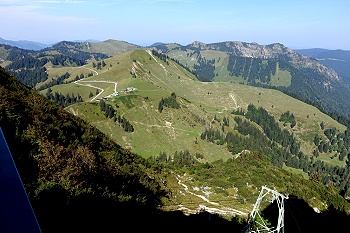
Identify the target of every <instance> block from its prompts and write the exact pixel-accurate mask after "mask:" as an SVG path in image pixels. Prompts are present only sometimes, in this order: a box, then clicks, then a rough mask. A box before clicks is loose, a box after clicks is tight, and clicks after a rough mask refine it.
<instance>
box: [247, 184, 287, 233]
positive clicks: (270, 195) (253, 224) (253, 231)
mask: <svg viewBox="0 0 350 233" xmlns="http://www.w3.org/2000/svg"><path fill="white" fill-rule="evenodd" d="M264 198H266V199H268V201H270V202H271V203H273V202H274V201H275V200H276V201H277V206H278V220H277V226H276V227H269V226H267V223H266V221H265V220H264V219H263V218H262V216H261V215H260V213H259V207H260V203H261V201H262V200H263V199H264ZM284 199H288V196H284V195H282V194H280V193H279V192H277V191H276V190H272V189H269V188H267V187H266V186H262V187H261V191H260V194H259V197H258V199H257V200H256V202H255V205H254V208H253V210H252V212H251V213H250V216H249V221H248V223H249V229H248V232H250V233H260V232H264V233H270V232H271V233H272V232H273V233H283V232H284Z"/></svg>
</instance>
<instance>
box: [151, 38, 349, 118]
mask: <svg viewBox="0 0 350 233" xmlns="http://www.w3.org/2000/svg"><path fill="white" fill-rule="evenodd" d="M156 48H157V49H159V50H160V51H162V52H163V53H166V54H167V55H168V56H169V57H171V58H174V59H176V60H177V61H179V62H180V63H181V64H182V65H184V66H186V67H188V68H189V69H190V70H193V71H194V72H195V73H196V76H197V77H198V78H199V79H200V80H202V81H206V82H208V81H226V82H235V83H244V84H248V85H252V86H262V87H272V86H274V87H277V88H279V89H281V90H283V91H287V92H289V93H294V94H296V95H298V96H299V97H301V98H304V99H309V100H312V101H315V102H319V103H320V104H321V106H322V107H323V108H324V109H326V110H327V111H330V112H338V113H340V114H343V115H346V116H349V113H350V106H349V105H348V103H347V99H348V98H349V97H350V96H348V94H349V93H350V92H349V89H348V87H346V86H345V85H344V84H343V83H342V82H341V81H340V78H339V75H338V74H337V73H336V72H335V71H334V70H332V69H330V68H328V67H326V66H324V65H322V64H321V63H319V62H317V60H315V59H311V58H309V57H306V56H302V55H300V54H298V53H296V52H295V51H293V50H291V49H289V48H287V47H285V46H283V45H281V44H271V45H258V44H255V43H244V42H222V43H213V44H204V43H201V42H194V43H192V44H189V45H187V46H181V45H176V44H175V45H174V44H169V45H160V46H157V47H156Z"/></svg>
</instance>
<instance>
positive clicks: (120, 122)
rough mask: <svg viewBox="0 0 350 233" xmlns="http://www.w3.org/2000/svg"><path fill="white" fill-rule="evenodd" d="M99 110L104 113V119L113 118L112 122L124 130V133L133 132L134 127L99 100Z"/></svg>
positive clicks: (110, 106) (111, 107)
mask: <svg viewBox="0 0 350 233" xmlns="http://www.w3.org/2000/svg"><path fill="white" fill-rule="evenodd" d="M100 110H101V111H102V112H104V114H105V117H106V118H110V119H112V118H113V121H114V122H118V125H119V126H120V127H122V128H123V129H124V131H125V132H134V126H133V125H132V124H131V123H130V122H129V121H128V120H127V119H126V118H125V117H123V116H120V115H119V114H118V116H117V114H116V110H115V109H114V108H113V106H112V105H110V104H107V103H106V102H105V101H104V100H100Z"/></svg>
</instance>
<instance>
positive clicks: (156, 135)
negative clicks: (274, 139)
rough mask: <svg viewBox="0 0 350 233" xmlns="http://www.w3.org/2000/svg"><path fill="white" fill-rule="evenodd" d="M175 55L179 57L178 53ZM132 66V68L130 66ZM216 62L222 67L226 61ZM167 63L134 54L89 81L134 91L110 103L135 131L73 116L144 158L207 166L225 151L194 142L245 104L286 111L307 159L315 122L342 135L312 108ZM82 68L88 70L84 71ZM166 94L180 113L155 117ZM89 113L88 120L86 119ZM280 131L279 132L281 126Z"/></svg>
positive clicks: (84, 91) (96, 117)
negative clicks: (200, 159)
mask: <svg viewBox="0 0 350 233" xmlns="http://www.w3.org/2000/svg"><path fill="white" fill-rule="evenodd" d="M177 52H179V53H182V51H177ZM184 55H185V54H184ZM219 55H220V53H212V54H208V56H212V57H213V58H214V57H215V56H219ZM133 60H136V61H137V63H133ZM221 61H222V62H223V63H224V62H227V61H226V60H225V59H222V60H221ZM168 62H169V64H166V63H165V62H163V61H161V60H160V59H157V62H156V61H155V60H154V59H153V58H152V59H150V55H149V54H148V53H146V52H145V51H143V50H134V51H131V52H128V53H125V54H122V55H118V56H115V57H113V58H110V59H106V63H107V66H106V67H105V68H104V69H103V70H99V75H98V76H94V77H91V78H89V79H90V80H109V81H113V82H118V88H117V89H118V91H120V90H121V89H123V88H126V87H135V88H137V89H138V90H137V91H136V92H134V93H130V94H127V95H121V96H118V97H116V98H115V99H114V100H111V101H110V102H109V103H110V104H112V105H113V106H116V104H117V105H119V108H118V109H117V108H116V110H117V112H118V113H119V114H122V115H123V116H125V117H126V118H127V119H128V120H129V121H130V122H131V123H132V125H133V126H134V128H135V132H133V133H126V132H124V131H123V130H122V129H121V128H120V127H119V126H118V125H116V124H114V122H110V121H109V120H106V119H105V118H104V116H103V114H102V113H101V112H99V109H98V107H95V110H94V109H89V110H87V112H86V113H85V110H84V109H86V108H87V107H86V106H85V105H82V104H78V105H75V106H72V108H73V109H76V112H77V111H78V116H81V117H82V118H84V119H86V120H87V121H89V122H92V124H93V125H95V126H97V127H98V128H99V129H101V130H102V131H103V132H105V133H106V134H107V135H109V136H111V137H112V138H113V139H114V140H115V141H116V142H118V143H119V144H121V145H123V146H127V147H128V148H130V149H131V150H132V151H134V152H136V153H138V154H140V155H142V156H144V157H149V156H152V155H153V156H154V155H157V154H159V152H161V151H164V152H166V153H168V154H169V155H173V154H174V152H175V151H180V150H185V149H188V150H189V151H190V152H191V153H192V154H195V153H201V154H203V155H204V157H205V160H207V161H212V160H215V159H220V158H223V159H227V158H230V157H232V155H231V154H230V153H229V152H228V151H227V149H226V147H225V146H219V145H216V144H212V143H208V142H206V141H202V140H200V139H199V140H198V138H199V135H200V133H201V132H203V130H204V127H205V126H206V125H205V124H208V123H209V122H211V120H212V119H213V117H214V115H217V116H218V117H221V116H224V115H225V116H226V115H229V113H230V112H231V111H232V110H234V109H239V108H242V109H246V108H247V106H248V105H249V104H254V105H255V106H257V107H263V108H265V109H266V110H267V111H268V112H269V113H270V114H272V115H273V116H274V117H275V118H276V120H278V119H279V117H280V116H281V114H282V113H284V112H286V111H290V113H293V114H294V116H295V119H296V121H297V126H295V127H294V128H293V129H289V130H291V131H293V133H294V135H295V136H296V137H297V138H298V139H299V140H300V141H301V142H302V145H301V150H302V151H303V152H304V153H306V154H309V155H311V153H312V151H313V150H314V148H315V146H314V145H313V143H312V141H313V137H314V135H315V134H316V133H322V131H321V129H320V127H319V123H320V122H324V123H325V125H326V128H328V127H331V126H334V127H336V128H337V129H339V130H341V131H344V130H345V129H346V128H345V127H344V126H343V125H341V124H339V123H337V122H336V121H334V120H333V119H331V118H330V117H328V116H327V115H325V114H323V113H321V112H320V111H319V110H317V109H316V108H315V107H312V106H310V105H307V104H305V103H303V102H301V101H298V100H296V99H294V98H291V97H289V96H287V95H285V94H283V93H281V92H279V91H277V90H272V89H262V88H257V87H251V86H247V85H239V84H234V83H227V82H226V83H223V82H211V83H202V82H199V81H197V80H196V78H195V77H194V76H193V75H192V74H190V73H188V72H187V71H185V70H184V69H182V68H181V67H180V66H179V65H177V64H176V63H174V62H172V61H171V60H169V61H168ZM109 64H112V66H110V65H109ZM86 67H87V68H90V66H89V65H88V66H86ZM76 69H79V68H76ZM130 71H133V72H136V74H137V78H133V77H132V76H131V74H130ZM94 85H95V84H94ZM97 85H100V87H101V88H105V89H106V93H105V94H106V95H107V94H109V93H112V92H113V88H114V84H97V83H96V86H97ZM53 90H54V91H55V90H60V91H61V92H64V91H66V92H67V93H69V92H72V91H73V92H81V95H82V96H83V99H84V100H88V99H86V98H84V96H86V95H88V94H89V93H90V89H89V88H85V87H79V86H77V85H75V84H69V85H66V86H65V85H60V86H57V87H54V88H53ZM91 91H92V92H93V93H95V89H92V88H91ZM171 92H175V93H176V95H177V96H178V99H179V101H180V103H181V105H182V107H181V108H180V109H169V108H165V110H164V111H163V112H162V113H159V112H158V104H159V101H160V99H161V98H166V97H168V96H169V95H170V93H171ZM181 98H184V99H186V100H182V99H181ZM80 108H82V110H80ZM89 113H91V115H92V116H89ZM80 114H81V115H80ZM199 117H201V118H203V119H205V122H206V123H205V124H201V123H199V122H198V121H197V119H198V118H199ZM281 127H283V124H282V123H281ZM196 138H197V139H196ZM336 160H337V159H333V160H332V161H330V162H333V164H337V163H338V161H336Z"/></svg>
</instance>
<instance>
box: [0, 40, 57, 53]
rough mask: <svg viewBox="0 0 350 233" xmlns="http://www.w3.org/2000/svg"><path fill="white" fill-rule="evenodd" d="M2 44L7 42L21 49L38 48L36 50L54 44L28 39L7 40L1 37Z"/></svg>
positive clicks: (0, 42)
mask: <svg viewBox="0 0 350 233" xmlns="http://www.w3.org/2000/svg"><path fill="white" fill-rule="evenodd" d="M0 44H6V45H11V46H15V47H18V48H21V49H28V50H36V51H37V50H41V49H44V48H47V47H50V46H51V45H52V44H43V43H39V42H34V41H28V40H18V41H13V40H5V39H3V38H1V37H0Z"/></svg>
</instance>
